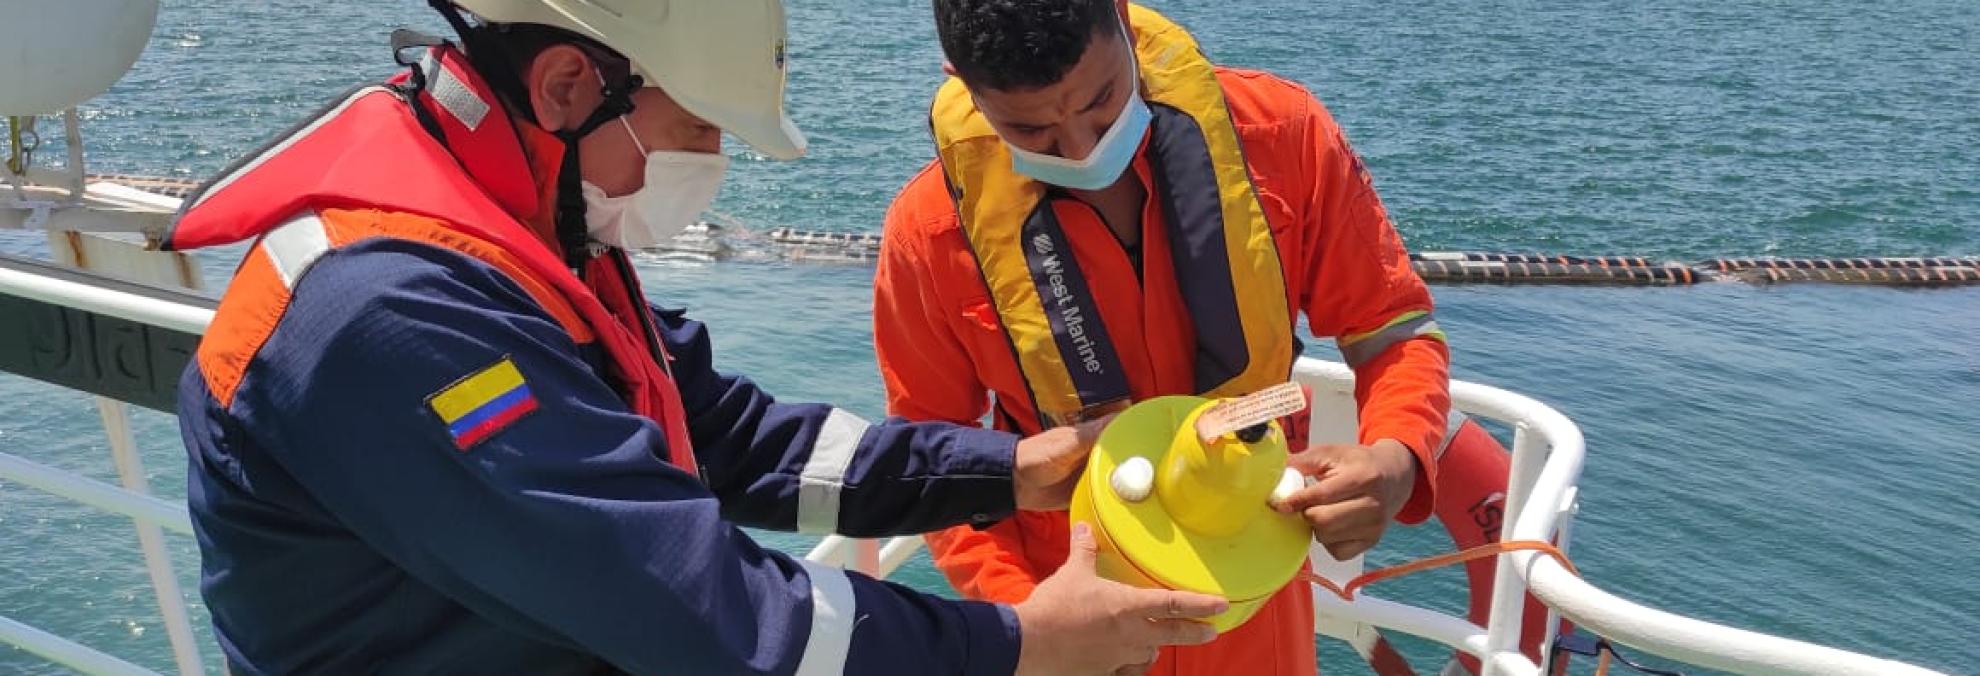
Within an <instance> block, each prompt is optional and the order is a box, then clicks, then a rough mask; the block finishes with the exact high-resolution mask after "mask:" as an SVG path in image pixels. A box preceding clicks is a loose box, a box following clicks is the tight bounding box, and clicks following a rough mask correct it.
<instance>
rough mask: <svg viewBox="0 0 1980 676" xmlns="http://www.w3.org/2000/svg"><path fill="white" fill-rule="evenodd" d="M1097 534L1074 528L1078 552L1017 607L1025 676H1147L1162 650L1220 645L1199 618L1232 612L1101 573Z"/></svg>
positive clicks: (1218, 603) (1214, 600)
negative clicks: (1143, 675)
mask: <svg viewBox="0 0 1980 676" xmlns="http://www.w3.org/2000/svg"><path fill="white" fill-rule="evenodd" d="M1094 557H1095V554H1094V544H1093V533H1092V531H1091V530H1090V529H1089V527H1088V526H1087V525H1086V524H1084V523H1076V524H1073V528H1072V551H1071V553H1070V554H1069V555H1067V556H1066V565H1065V566H1064V567H1061V568H1059V572H1057V573H1053V574H1052V576H1051V577H1048V578H1045V581H1044V582H1041V583H1039V584H1038V588H1037V589H1035V590H1033V591H1032V592H1031V598H1029V599H1026V600H1025V602H1024V603H1020V604H1018V605H1017V607H1016V610H1017V616H1018V630H1019V631H1021V632H1023V635H1024V638H1023V642H1024V647H1023V649H1022V650H1021V651H1020V652H1019V655H1018V668H1017V673H1018V674H1019V676H1036V675H1042V674H1052V675H1057V674H1140V673H1143V672H1145V671H1147V669H1148V667H1149V665H1152V664H1154V663H1155V656H1156V655H1157V654H1158V653H1157V651H1158V649H1159V648H1160V647H1161V646H1165V645H1197V644H1201V643H1208V642H1210V640H1211V639H1214V638H1216V637H1217V632H1216V630H1214V629H1211V628H1210V625H1207V624H1204V623H1202V622H1198V621H1196V620H1195V619H1193V618H1203V617H1209V616H1212V615H1215V614H1217V613H1221V612H1224V611H1225V610H1227V609H1229V608H1230V604H1229V603H1227V602H1225V601H1224V600H1223V599H1221V598H1218V597H1215V596H1207V595H1204V594H1192V593H1189V592H1179V591H1162V590H1155V589H1141V588H1138V587H1130V586H1128V585H1124V584H1121V583H1118V582H1111V581H1108V580H1103V579H1101V578H1100V577H1099V576H1098V575H1096V574H1094V572H1093V561H1094Z"/></svg>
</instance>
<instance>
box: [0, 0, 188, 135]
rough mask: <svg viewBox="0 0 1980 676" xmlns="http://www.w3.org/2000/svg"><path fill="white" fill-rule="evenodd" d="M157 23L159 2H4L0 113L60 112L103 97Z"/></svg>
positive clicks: (0, 23)
mask: <svg viewBox="0 0 1980 676" xmlns="http://www.w3.org/2000/svg"><path fill="white" fill-rule="evenodd" d="M157 19H158V0H6V2H0V115H47V114H51V113H59V112H62V111H63V110H64V109H67V108H69V107H71V106H74V105H76V104H78V103H82V102H83V101H87V100H89V99H90V98H93V97H95V96H96V95H98V94H102V93H103V92H104V91H106V90H108V89H110V85H113V84H116V83H117V78H120V77H123V76H124V72H125V71H128V70H130V68H131V64H133V63H136V62H137V58H138V54H140V53H143V52H144V46H145V43H147V42H150V41H151V27H152V25H153V24H154V23H156V21H157Z"/></svg>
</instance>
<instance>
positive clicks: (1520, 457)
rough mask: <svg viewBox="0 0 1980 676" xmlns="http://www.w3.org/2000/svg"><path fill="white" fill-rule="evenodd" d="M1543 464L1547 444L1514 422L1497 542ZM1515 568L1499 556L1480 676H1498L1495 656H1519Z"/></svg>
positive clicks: (1520, 608)
mask: <svg viewBox="0 0 1980 676" xmlns="http://www.w3.org/2000/svg"><path fill="white" fill-rule="evenodd" d="M1546 464H1547V442H1546V441H1545V440H1544V439H1541V438H1539V437H1538V435H1536V434H1534V432H1533V430H1532V428H1531V426H1530V425H1529V423H1528V422H1527V421H1524V420H1521V421H1519V422H1517V423H1516V424H1515V426H1514V427H1513V457H1512V473H1511V475H1510V476H1508V477H1507V480H1506V504H1505V514H1506V519H1505V524H1506V525H1505V526H1504V527H1503V528H1502V529H1501V530H1500V531H1499V539H1500V541H1504V540H1506V539H1509V538H1511V537H1512V523H1513V517H1514V516H1515V515H1517V514H1519V513H1520V509H1521V507H1523V506H1524V505H1525V504H1526V496H1527V495H1528V494H1530V493H1531V492H1532V491H1533V484H1534V481H1536V480H1537V479H1538V478H1539V476H1540V470H1541V469H1542V468H1544V467H1545V466H1546ZM1515 565H1516V564H1514V562H1513V558H1512V556H1510V555H1507V554H1500V555H1499V562H1498V569H1497V572H1495V573H1494V574H1493V578H1492V605H1491V613H1490V614H1489V615H1487V618H1488V619H1487V621H1486V624H1485V636H1486V639H1485V648H1486V651H1487V654H1486V656H1485V659H1483V660H1481V662H1482V663H1483V665H1484V668H1483V671H1484V672H1485V673H1484V676H1494V674H1496V673H1498V671H1499V670H1498V668H1497V666H1496V665H1495V664H1494V662H1495V659H1494V658H1495V656H1496V655H1497V654H1498V653H1501V652H1512V653H1518V652H1519V634H1520V620H1521V619H1522V617H1523V615H1524V614H1525V610H1526V579H1525V578H1523V577H1521V576H1520V574H1519V571H1518V570H1517V569H1516V568H1515Z"/></svg>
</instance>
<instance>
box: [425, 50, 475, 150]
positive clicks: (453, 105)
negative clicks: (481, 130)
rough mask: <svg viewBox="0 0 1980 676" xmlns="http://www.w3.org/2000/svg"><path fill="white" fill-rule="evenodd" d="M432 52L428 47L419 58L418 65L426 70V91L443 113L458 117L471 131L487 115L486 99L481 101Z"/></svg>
mask: <svg viewBox="0 0 1980 676" xmlns="http://www.w3.org/2000/svg"><path fill="white" fill-rule="evenodd" d="M433 54H434V50H431V49H429V50H427V51H426V56H423V57H420V68H421V69H422V70H424V71H425V72H426V93H427V94H430V95H432V96H433V102H434V103H437V104H440V108H441V109H442V110H445V111H447V114H449V115H452V116H454V119H456V120H460V121H461V125H462V126H465V127H467V128H468V131H474V130H475V128H476V127H480V126H481V121H482V120H483V119H485V118H487V117H488V102H487V101H483V100H481V97H480V96H478V95H476V94H475V93H474V90H472V89H469V88H468V86H467V83H465V82H461V78H460V77H458V76H456V75H454V71H451V70H448V69H447V67H446V66H443V65H441V64H440V60H439V59H435V58H433Z"/></svg>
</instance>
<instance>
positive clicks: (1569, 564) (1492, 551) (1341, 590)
mask: <svg viewBox="0 0 1980 676" xmlns="http://www.w3.org/2000/svg"><path fill="white" fill-rule="evenodd" d="M1517 551H1535V552H1540V553H1543V554H1546V555H1548V556H1551V557H1553V558H1554V560H1555V561H1559V562H1560V563H1561V566H1562V567H1563V568H1566V569H1568V572H1570V573H1574V575H1575V576H1576V577H1580V576H1581V571H1579V570H1575V567H1574V562H1573V561H1569V560H1568V557H1567V554H1564V553H1562V552H1561V550H1559V549H1557V548H1555V547H1554V545H1553V544H1551V543H1547V542H1541V541H1539V540H1515V541H1512V542H1494V543H1491V544H1487V545H1479V546H1477V547H1472V548H1470V549H1466V550H1463V551H1457V552H1451V553H1449V554H1441V555H1438V556H1432V557H1430V558H1427V559H1418V560H1415V561H1411V562H1409V563H1405V564H1401V565H1395V566H1389V567H1387V568H1377V569H1375V570H1371V571H1368V572H1366V573H1362V574H1361V575H1360V576H1359V577H1356V578H1354V579H1352V580H1349V581H1348V583H1347V586H1346V587H1341V586H1338V585H1335V584H1334V582H1333V581H1332V580H1329V579H1327V578H1324V577H1320V576H1318V575H1314V574H1313V573H1301V574H1300V579H1302V580H1305V581H1307V582H1309V583H1312V584H1317V585H1320V586H1321V587H1324V588H1326V590H1327V591H1330V592H1333V593H1334V595H1335V596H1339V597H1341V600H1342V601H1353V600H1354V593H1355V592H1357V591H1360V590H1361V588H1362V587H1366V586H1368V585H1371V584H1375V583H1377V582H1381V581H1383V580H1387V579H1390V578H1397V577H1402V576H1404V575H1409V574H1411V573H1421V572H1423V571H1426V570H1431V569H1435V568H1442V567H1444V566H1449V565H1453V564H1459V563H1464V562H1466V561H1471V560H1474V559H1482V558H1485V557H1487V556H1498V555H1500V554H1504V553H1506V552H1517Z"/></svg>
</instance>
